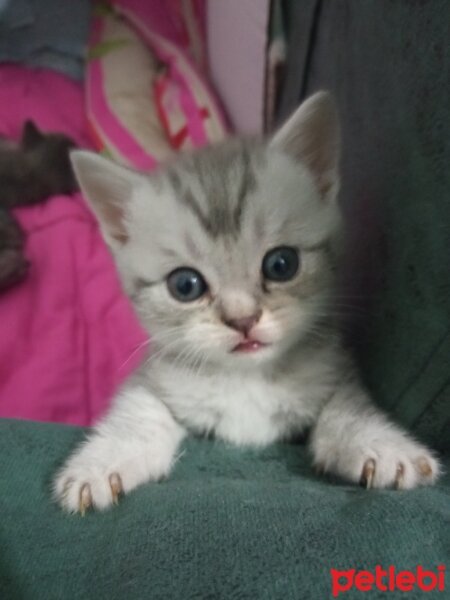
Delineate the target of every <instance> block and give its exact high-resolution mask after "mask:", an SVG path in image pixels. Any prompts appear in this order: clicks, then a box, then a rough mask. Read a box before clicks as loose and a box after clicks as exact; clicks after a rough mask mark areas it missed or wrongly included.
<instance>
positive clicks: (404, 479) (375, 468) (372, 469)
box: [359, 450, 439, 490]
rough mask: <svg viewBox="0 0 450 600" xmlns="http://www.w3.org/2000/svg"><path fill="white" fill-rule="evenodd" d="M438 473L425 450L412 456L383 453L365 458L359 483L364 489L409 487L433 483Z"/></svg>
mask: <svg viewBox="0 0 450 600" xmlns="http://www.w3.org/2000/svg"><path fill="white" fill-rule="evenodd" d="M394 469H395V471H394ZM438 475H439V465H438V463H437V461H436V459H435V458H433V457H432V456H431V455H430V454H429V453H428V452H427V451H426V450H424V453H423V454H421V455H420V456H414V457H412V456H407V455H404V456H401V455H400V454H399V455H395V456H389V455H388V454H384V455H381V456H378V457H377V458H367V460H366V461H365V462H364V464H363V466H362V469H361V475H360V478H359V483H360V485H361V486H362V487H365V488H366V489H370V488H372V487H374V488H377V487H378V488H384V487H394V488H396V489H399V490H401V489H411V488H414V487H417V486H419V485H429V484H432V483H434V482H435V481H436V479H437V477H438Z"/></svg>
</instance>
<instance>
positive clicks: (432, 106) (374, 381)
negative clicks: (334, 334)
mask: <svg viewBox="0 0 450 600" xmlns="http://www.w3.org/2000/svg"><path fill="white" fill-rule="evenodd" d="M284 7H285V9H286V10H287V11H288V14H289V19H287V23H288V58H287V66H286V74H285V79H284V82H283V85H282V90H281V94H280V103H279V107H278V111H277V121H278V122H281V121H282V120H283V119H284V118H285V117H286V116H287V115H288V114H289V113H290V112H291V111H292V110H293V109H294V108H295V107H296V106H297V105H298V103H299V102H300V101H301V100H303V99H304V98H305V97H307V96H308V95H310V94H311V93H313V92H314V91H316V90H318V89H324V88H326V89H329V90H331V91H332V93H333V94H334V96H335V98H336V100H337V103H338V106H339V110H340V114H341V118H342V129H343V132H342V133H343V150H342V152H343V156H342V188H341V196H340V197H341V202H342V205H343V208H344V211H345V214H346V216H347V222H348V224H349V246H348V253H347V259H346V269H347V275H346V280H345V281H344V282H343V291H342V298H341V303H340V306H338V307H337V310H339V311H341V312H345V313H347V314H348V315H349V317H350V318H349V322H348V324H347V327H346V330H347V332H348V333H349V339H350V340H351V342H352V344H353V345H354V347H355V349H356V353H357V357H358V359H359V361H360V363H361V366H362V367H363V372H364V374H365V378H366V381H367V383H368V385H369V386H370V388H371V389H372V390H373V391H374V393H375V396H376V398H377V399H378V400H379V402H380V404H383V405H384V406H385V407H386V408H388V409H390V410H391V411H392V412H394V413H395V415H396V416H397V417H398V418H399V420H401V421H403V423H405V424H406V425H407V426H409V427H411V428H413V429H414V430H415V431H416V432H417V433H418V434H419V435H420V436H421V437H422V438H423V439H425V440H427V441H429V442H430V443H431V444H433V445H434V446H436V447H441V448H444V447H445V448H447V449H448V448H450V438H449V435H448V432H449V430H450V377H449V362H448V360H449V359H448V357H449V356H450V269H449V265H448V263H449V256H450V202H449V193H450V169H449V164H450V110H449V107H450V44H449V42H448V40H449V39H450V2H448V1H447V0H404V1H403V2H396V1H393V0H365V2H360V1H359V0H339V1H336V0H302V2H295V1H292V0H290V1H288V0H285V1H284ZM355 315H356V318H355Z"/></svg>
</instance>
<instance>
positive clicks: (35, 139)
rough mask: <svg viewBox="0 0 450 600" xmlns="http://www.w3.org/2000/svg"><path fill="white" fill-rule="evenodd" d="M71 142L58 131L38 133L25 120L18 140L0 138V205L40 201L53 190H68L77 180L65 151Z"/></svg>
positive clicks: (55, 192)
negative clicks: (17, 141) (16, 142)
mask: <svg viewBox="0 0 450 600" xmlns="http://www.w3.org/2000/svg"><path fill="white" fill-rule="evenodd" d="M73 148H75V144H74V142H73V141H72V140H71V139H70V138H69V137H67V136H66V135H63V134H61V133H42V132H41V131H39V129H38V128H37V127H36V125H35V124H34V123H33V121H26V122H25V124H24V127H23V130H22V137H21V140H20V142H19V143H18V144H15V143H14V142H11V141H9V140H1V141H0V190H1V193H0V207H3V208H14V207H16V206H25V205H27V204H35V203H36V202H41V201H42V200H45V199H46V198H48V197H49V196H54V195H55V194H71V193H72V192H74V191H76V190H77V183H76V180H75V177H74V174H73V170H72V166H71V164H70V158H69V151H70V150H72V149H73Z"/></svg>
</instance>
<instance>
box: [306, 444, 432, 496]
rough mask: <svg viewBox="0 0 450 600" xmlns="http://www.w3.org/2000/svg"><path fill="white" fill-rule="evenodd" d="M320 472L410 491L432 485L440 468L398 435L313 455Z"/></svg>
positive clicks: (424, 451) (423, 450) (426, 452)
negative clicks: (393, 437)
mask: <svg viewBox="0 0 450 600" xmlns="http://www.w3.org/2000/svg"><path fill="white" fill-rule="evenodd" d="M314 462H315V465H316V467H317V469H318V470H319V471H322V472H328V473H334V474H337V475H340V476H342V477H345V478H346V479H349V480H350V481H353V482H355V483H359V484H360V485H362V486H363V487H365V488H367V489H369V488H396V489H411V488H415V487H417V486H420V485H430V484H433V483H434V482H435V481H436V479H437V478H438V476H439V473H440V466H439V463H438V461H437V460H436V459H435V458H434V457H433V455H432V454H431V452H430V451H429V450H428V449H427V448H425V447H424V446H422V445H421V444H418V443H416V442H415V441H413V440H411V439H409V438H407V437H406V436H403V435H402V434H401V433H398V434H397V435H396V436H395V439H389V438H388V439H385V440H383V439H382V438H381V439H378V440H373V441H372V442H371V443H370V444H367V445H365V444H362V445H360V446H357V445H354V444H352V443H351V442H350V441H349V442H347V443H343V444H342V447H341V446H339V447H335V448H334V449H332V448H330V447H329V448H328V449H327V451H326V452H322V453H321V452H315V461H314Z"/></svg>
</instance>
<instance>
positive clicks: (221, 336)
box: [76, 130, 338, 368]
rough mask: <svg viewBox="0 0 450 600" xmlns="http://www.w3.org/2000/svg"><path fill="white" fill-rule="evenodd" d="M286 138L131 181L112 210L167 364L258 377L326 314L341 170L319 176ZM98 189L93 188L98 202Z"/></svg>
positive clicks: (135, 289)
mask: <svg viewBox="0 0 450 600" xmlns="http://www.w3.org/2000/svg"><path fill="white" fill-rule="evenodd" d="M279 135H281V138H280V139H278V137H276V138H275V139H274V140H273V142H272V143H271V144H267V143H249V142H241V141H231V142H227V143H226V144H224V145H223V146H218V147H216V148H209V149H206V150H203V151H201V152H198V153H195V154H193V155H191V156H188V157H185V158H183V160H181V161H180V162H178V163H177V164H174V165H172V166H170V167H169V168H168V169H167V170H166V171H164V172H161V173H159V174H156V175H153V176H151V177H144V176H140V175H135V174H133V175H130V177H131V179H130V184H129V185H130V190H131V195H132V198H131V199H130V201H129V202H128V203H127V205H126V206H121V205H120V204H117V203H115V204H114V205H113V208H112V209H111V205H110V206H109V209H108V210H107V211H106V212H102V213H101V214H102V216H103V219H104V220H103V226H104V229H105V220H106V222H108V220H109V221H110V222H111V219H112V221H114V223H115V228H114V227H108V226H107V227H106V232H107V236H108V239H109V241H110V242H111V243H112V245H113V246H114V247H115V249H116V253H117V256H118V261H119V266H120V267H121V270H122V272H123V273H124V276H125V280H126V282H127V286H128V288H129V290H130V291H131V293H132V294H133V296H134V298H135V301H136V305H137V306H138V309H139V312H140V315H141V317H142V320H143V322H144V324H145V325H146V326H147V327H148V330H149V332H150V334H151V336H152V338H153V342H154V350H155V351H156V352H159V353H161V355H164V354H167V355H168V356H171V357H172V358H173V359H174V360H176V359H178V360H179V361H180V364H183V363H186V364H190V365H194V366H195V365H201V364H202V363H203V362H214V363H219V364H225V365H229V366H232V365H234V366H243V367H244V368H248V367H249V366H251V365H260V364H263V363H267V362H268V361H271V360H273V359H274V358H275V357H278V356H280V355H281V354H282V353H283V352H284V351H286V350H287V349H288V348H289V347H290V346H291V345H293V344H294V343H296V342H297V341H298V340H299V339H301V338H302V337H303V336H305V335H307V334H309V333H311V332H313V331H314V328H315V326H316V323H317V322H318V320H319V319H320V318H322V317H323V315H324V311H325V310H326V305H327V302H328V298H329V294H330V286H331V271H332V264H331V260H332V257H331V255H330V244H329V242H330V238H331V236H332V234H333V233H334V231H335V228H336V224H337V220H338V213H337V208H336V204H335V202H334V195H335V193H336V182H335V181H334V179H333V178H334V177H335V173H332V176H330V173H331V171H332V169H331V170H330V169H328V170H327V171H326V177H319V176H318V175H316V174H315V173H314V171H312V170H311V169H309V168H308V166H307V165H306V164H301V163H300V162H299V160H298V159H297V157H296V156H293V155H292V153H290V152H289V151H287V149H286V145H287V144H288V143H291V141H292V140H291V138H289V139H288V140H287V141H286V140H285V138H286V133H284V134H283V130H282V131H281V132H280V134H279ZM283 135H284V138H283ZM283 139H284V140H285V145H284V146H283ZM97 160H98V159H97ZM77 167H78V165H77V163H76V168H77ZM114 168H116V167H114ZM78 170H79V169H78ZM97 171H98V169H97ZM330 177H331V178H330ZM110 178H111V174H110ZM80 181H81V185H82V187H83V175H81V176H80ZM122 183H123V181H122ZM98 185H100V184H98V183H97V190H94V188H95V185H94V186H90V189H89V190H87V186H86V189H85V191H87V193H88V195H90V197H91V200H92V195H93V193H94V194H95V193H96V191H98ZM118 185H119V187H120V184H119V182H118ZM125 187H126V186H125ZM116 189H117V188H116ZM121 193H122V192H119V194H121ZM331 196H333V197H331ZM111 211H112V212H114V211H116V214H115V215H112V212H111ZM120 223H122V224H123V226H121V225H120Z"/></svg>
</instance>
